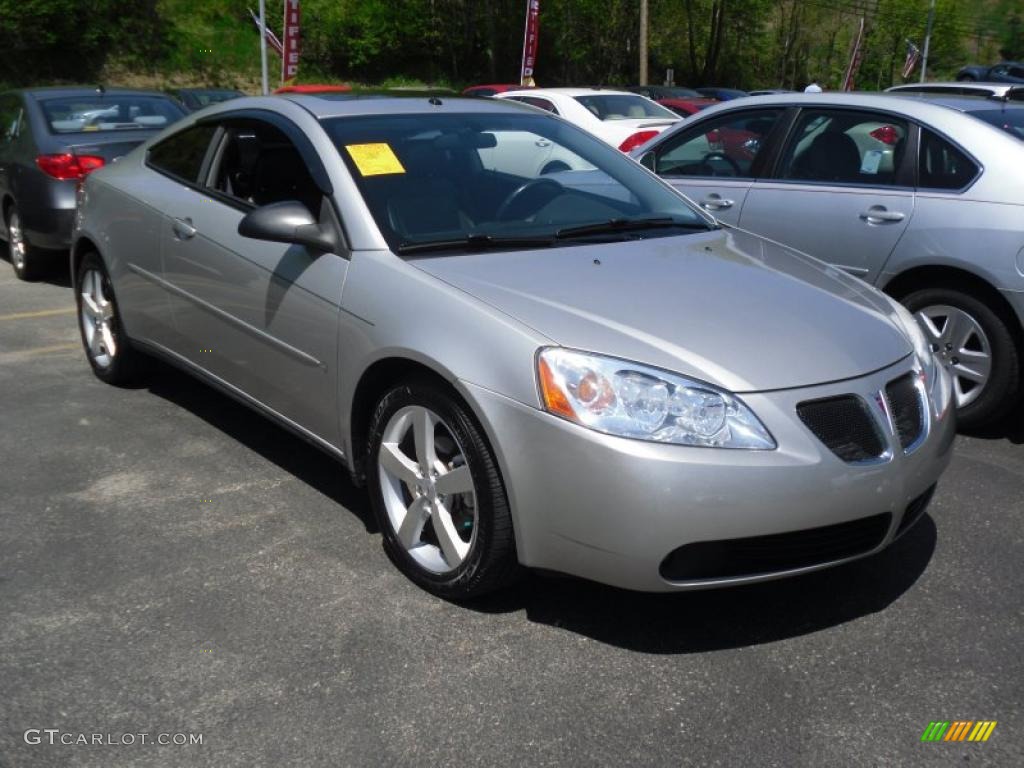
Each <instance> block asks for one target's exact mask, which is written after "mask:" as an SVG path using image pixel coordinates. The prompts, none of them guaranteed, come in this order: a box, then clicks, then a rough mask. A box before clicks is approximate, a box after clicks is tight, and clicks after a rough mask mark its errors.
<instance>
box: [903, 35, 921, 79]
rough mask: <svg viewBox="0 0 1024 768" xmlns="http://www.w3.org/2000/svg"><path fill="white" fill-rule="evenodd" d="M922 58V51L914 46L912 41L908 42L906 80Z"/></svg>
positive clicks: (904, 72) (905, 65)
mask: <svg viewBox="0 0 1024 768" xmlns="http://www.w3.org/2000/svg"><path fill="white" fill-rule="evenodd" d="M920 58H921V49H920V48H918V47H917V46H916V45H914V44H913V43H912V42H911V41H910V40H907V58H906V59H905V60H904V62H903V79H904V80H906V79H907V78H908V77H910V73H911V72H913V71H914V67H916V66H917V62H918V60H919V59H920Z"/></svg>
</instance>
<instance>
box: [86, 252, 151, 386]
mask: <svg viewBox="0 0 1024 768" xmlns="http://www.w3.org/2000/svg"><path fill="white" fill-rule="evenodd" d="M75 285H76V286H77V287H78V292H77V296H76V298H77V300H78V328H79V330H80V331H81V334H82V345H83V346H84V347H85V356H86V358H87V359H88V360H89V365H90V366H92V370H93V373H95V374H96V376H97V377H98V378H100V379H101V380H102V381H105V382H106V383H107V384H114V385H118V386H122V385H128V384H133V383H135V382H136V381H137V380H138V378H139V376H140V375H141V373H142V372H143V368H144V359H143V357H142V355H141V354H140V353H139V352H138V351H136V350H135V349H133V348H132V347H131V345H130V344H129V341H128V337H127V335H125V332H124V326H123V325H122V324H121V316H120V313H119V312H118V308H117V300H116V299H115V298H114V288H113V286H112V285H111V282H110V275H109V274H108V273H107V268H106V266H105V265H104V264H103V259H101V258H100V256H99V254H97V253H87V254H86V255H85V256H84V257H83V258H82V263H81V265H80V266H79V268H78V277H77V280H76V282H75Z"/></svg>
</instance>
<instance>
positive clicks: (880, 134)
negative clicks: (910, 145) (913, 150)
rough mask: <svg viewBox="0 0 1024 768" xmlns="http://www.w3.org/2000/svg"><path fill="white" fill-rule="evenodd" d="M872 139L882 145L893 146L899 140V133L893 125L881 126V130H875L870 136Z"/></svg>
mask: <svg viewBox="0 0 1024 768" xmlns="http://www.w3.org/2000/svg"><path fill="white" fill-rule="evenodd" d="M868 135H869V136H871V138H873V139H877V140H878V141H880V142H882V143H883V144H890V145H891V144H895V143H896V142H897V141H899V140H900V133H899V131H897V130H896V127H895V126H893V125H883V126H882V127H881V128H875V130H873V131H872V132H871V133H870V134H868Z"/></svg>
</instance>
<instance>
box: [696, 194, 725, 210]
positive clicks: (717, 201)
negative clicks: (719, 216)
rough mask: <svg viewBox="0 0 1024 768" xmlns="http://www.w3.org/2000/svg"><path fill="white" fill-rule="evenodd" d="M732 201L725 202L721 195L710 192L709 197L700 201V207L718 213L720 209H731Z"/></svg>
mask: <svg viewBox="0 0 1024 768" xmlns="http://www.w3.org/2000/svg"><path fill="white" fill-rule="evenodd" d="M732 206H733V201H732V200H726V199H725V198H724V197H722V196H721V195H719V194H717V193H715V192H712V193H711V194H710V195H708V196H707V197H705V198H704V199H703V200H701V201H700V207H701V208H704V209H706V210H709V211H718V210H721V209H722V208H732Z"/></svg>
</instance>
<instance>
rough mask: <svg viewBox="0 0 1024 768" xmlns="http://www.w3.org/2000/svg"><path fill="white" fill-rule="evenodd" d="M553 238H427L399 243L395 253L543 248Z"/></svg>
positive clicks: (474, 236)
mask: <svg viewBox="0 0 1024 768" xmlns="http://www.w3.org/2000/svg"><path fill="white" fill-rule="evenodd" d="M554 242H555V240H554V238H553V237H551V236H549V235H544V236H540V237H526V236H523V237H495V236H494V235H469V236H468V237H459V238H455V239H452V240H428V241H426V242H421V243H417V242H405V243H402V244H401V245H399V246H398V247H397V248H396V249H395V252H396V253H401V254H407V253H427V252H429V251H450V250H459V249H463V250H481V251H486V250H496V249H500V248H544V247H547V246H550V245H554Z"/></svg>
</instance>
